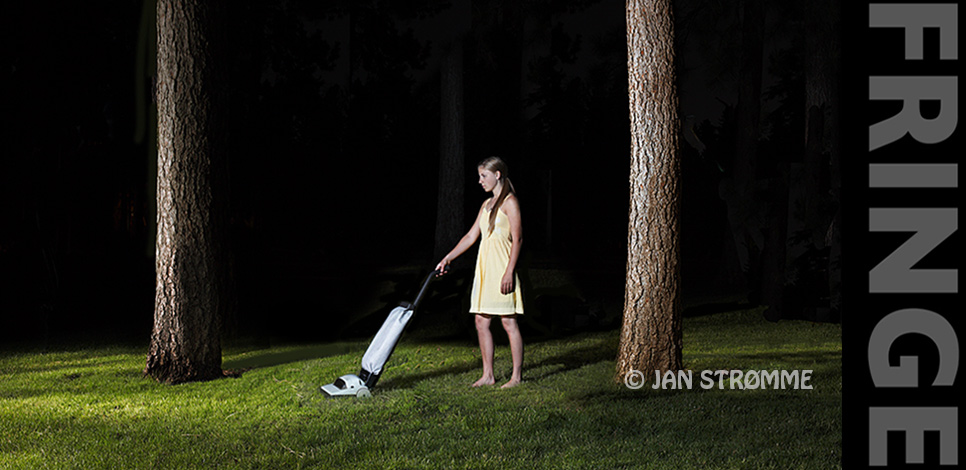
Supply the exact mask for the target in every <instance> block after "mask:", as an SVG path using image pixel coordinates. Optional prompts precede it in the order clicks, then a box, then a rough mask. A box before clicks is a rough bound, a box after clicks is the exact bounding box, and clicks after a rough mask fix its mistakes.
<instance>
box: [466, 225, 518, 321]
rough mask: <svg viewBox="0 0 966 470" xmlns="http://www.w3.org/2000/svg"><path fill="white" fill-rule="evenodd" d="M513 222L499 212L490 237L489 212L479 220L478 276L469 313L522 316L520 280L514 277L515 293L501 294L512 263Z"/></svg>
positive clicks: (475, 278)
mask: <svg viewBox="0 0 966 470" xmlns="http://www.w3.org/2000/svg"><path fill="white" fill-rule="evenodd" d="M512 244H513V242H512V238H511V235H510V220H509V219H508V218H507V216H506V214H504V213H503V212H502V211H500V210H499V209H497V214H496V221H495V224H494V227H493V232H492V233H490V211H489V210H488V209H486V207H484V208H483V216H482V217H480V251H479V253H478V254H477V255H476V275H475V276H474V277H473V290H472V291H471V293H470V313H485V314H487V315H513V314H521V313H523V295H522V293H521V290H520V277H519V276H518V275H517V274H516V273H513V292H511V293H509V294H507V295H503V294H502V293H500V282H501V281H502V280H503V274H504V273H506V266H507V263H509V262H510V247H511V246H512Z"/></svg>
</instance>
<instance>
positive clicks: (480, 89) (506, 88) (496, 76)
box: [465, 0, 524, 175]
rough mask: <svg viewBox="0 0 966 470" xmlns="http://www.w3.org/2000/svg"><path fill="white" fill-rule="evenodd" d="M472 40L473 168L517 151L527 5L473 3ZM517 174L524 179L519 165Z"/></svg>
mask: <svg viewBox="0 0 966 470" xmlns="http://www.w3.org/2000/svg"><path fill="white" fill-rule="evenodd" d="M470 9H471V21H472V26H471V31H472V35H471V36H469V37H467V39H468V42H469V44H468V46H469V47H468V50H467V52H468V53H467V55H466V64H465V66H466V67H469V71H470V73H468V74H467V75H466V77H467V80H466V84H465V85H466V90H467V94H466V96H467V117H468V118H469V119H468V124H467V130H468V131H469V132H468V135H467V145H468V146H467V148H469V149H472V150H471V151H473V152H477V153H475V154H472V155H470V158H471V159H472V161H473V162H474V163H475V162H477V161H480V160H482V159H483V158H486V157H488V156H491V155H502V156H504V157H507V156H509V155H508V154H509V153H510V152H515V151H518V147H517V146H516V145H515V144H516V143H517V142H518V141H519V131H520V118H521V115H522V109H521V106H522V100H521V99H520V92H521V85H520V82H521V79H522V74H521V67H520V62H521V60H522V57H523V55H522V50H523V47H522V41H523V26H524V15H523V2H520V1H519V0H490V1H481V0H473V1H472V2H471V5H470ZM511 166H513V167H514V168H517V170H516V174H518V175H519V174H521V173H522V171H521V169H520V165H516V166H514V165H513V163H511Z"/></svg>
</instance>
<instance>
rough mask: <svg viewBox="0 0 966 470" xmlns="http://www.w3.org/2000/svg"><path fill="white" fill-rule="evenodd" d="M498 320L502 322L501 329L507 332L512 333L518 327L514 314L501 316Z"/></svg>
mask: <svg viewBox="0 0 966 470" xmlns="http://www.w3.org/2000/svg"><path fill="white" fill-rule="evenodd" d="M500 322H501V323H503V329H504V330H506V331H507V333H512V332H514V331H517V330H518V329H519V327H518V326H517V319H516V316H515V315H514V316H507V317H503V318H501V319H500Z"/></svg>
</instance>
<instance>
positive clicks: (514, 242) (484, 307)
mask: <svg viewBox="0 0 966 470" xmlns="http://www.w3.org/2000/svg"><path fill="white" fill-rule="evenodd" d="M477 170H478V172H479V175H480V181H479V182H480V185H481V186H483V190H484V191H486V192H488V193H492V194H493V197H490V198H489V199H487V200H486V201H484V202H483V206H482V207H480V212H479V214H477V216H476V222H474V223H473V226H472V227H471V228H470V231H469V232H467V233H466V235H464V236H463V238H462V239H461V240H460V241H459V243H457V244H456V247H455V248H453V250H452V251H450V252H449V254H447V255H446V256H444V257H443V260H442V261H440V262H439V264H438V265H437V266H436V269H437V270H439V271H440V272H445V271H446V268H447V267H448V265H449V263H450V262H452V261H453V260H454V259H456V258H457V257H459V256H460V255H461V254H463V253H464V252H465V251H466V250H467V249H469V248H470V247H471V246H473V244H474V243H476V241H477V239H481V238H482V240H481V241H480V251H479V254H478V255H477V257H476V275H475V276H474V278H473V290H472V292H471V294H470V313H475V314H476V333H477V336H478V337H479V339H480V353H481V354H482V356H483V376H482V377H480V379H479V380H477V381H476V382H474V383H473V386H474V387H479V386H482V385H492V384H493V383H495V381H496V380H495V379H494V377H493V335H492V334H491V333H490V321H491V320H492V319H493V318H494V317H500V322H501V323H502V324H503V329H505V330H506V333H507V336H509V338H510V354H511V355H512V356H513V372H512V374H511V376H510V380H509V381H508V382H507V383H505V384H503V388H510V387H514V386H516V385H519V384H520V381H521V380H522V368H523V337H522V336H520V328H519V327H518V325H517V319H516V316H517V315H520V314H522V313H523V298H522V295H521V292H520V279H519V277H518V276H517V275H516V272H515V270H516V265H517V260H518V259H519V257H520V247H521V246H522V244H523V235H522V233H523V232H522V229H521V224H520V205H519V203H518V202H517V198H516V195H515V194H514V190H513V184H512V183H510V179H509V178H507V166H506V163H504V162H503V160H501V159H500V158H499V157H490V158H487V159H486V160H483V161H482V162H480V164H479V166H478V168H477Z"/></svg>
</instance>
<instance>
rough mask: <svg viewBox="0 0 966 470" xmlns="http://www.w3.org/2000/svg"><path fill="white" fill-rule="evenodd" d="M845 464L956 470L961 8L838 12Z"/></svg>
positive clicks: (959, 456)
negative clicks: (840, 34)
mask: <svg viewBox="0 0 966 470" xmlns="http://www.w3.org/2000/svg"><path fill="white" fill-rule="evenodd" d="M842 7H843V17H842V20H843V28H842V29H843V76H842V101H841V110H840V112H841V117H842V120H841V122H842V129H841V130H842V135H843V151H842V189H843V192H842V204H843V218H842V220H843V223H842V236H843V239H842V262H843V293H844V297H843V315H842V323H843V328H842V330H843V385H842V390H843V392H842V393H843V413H844V416H843V439H842V445H843V464H844V467H845V468H848V469H853V468H937V467H938V468H960V467H963V466H964V465H963V463H964V462H966V454H964V452H963V451H961V450H960V449H964V448H966V447H964V446H963V442H964V439H963V432H962V429H961V428H962V427H963V422H964V420H963V416H962V410H961V409H960V404H961V403H963V398H962V397H963V396H964V393H963V392H964V391H963V386H962V383H963V381H964V378H963V375H964V374H963V372H962V371H961V370H960V361H959V359H960V357H961V356H962V354H961V350H960V347H961V343H962V340H963V338H964V337H966V335H964V330H963V327H962V325H963V322H962V320H961V318H962V316H963V315H964V314H966V312H964V309H963V303H962V300H961V297H960V291H961V290H962V282H961V281H960V279H959V271H960V269H959V268H960V267H961V266H962V264H963V259H964V256H963V254H962V252H960V251H959V250H960V249H961V246H962V235H961V232H960V230H959V206H960V202H959V201H960V200H961V199H962V192H961V191H960V189H959V184H960V179H959V174H960V169H959V163H960V160H962V155H963V154H964V153H966V151H964V146H963V138H962V134H963V130H962V127H963V126H962V125H961V123H960V122H959V113H960V112H961V110H962V107H961V106H959V104H960V103H961V102H962V100H961V97H960V84H961V80H960V77H959V75H960V73H961V72H960V69H961V68H962V66H961V64H960V58H959V55H960V54H961V53H962V49H961V48H960V47H959V45H960V44H961V42H962V41H961V33H960V31H959V24H960V19H961V17H962V12H961V9H960V6H959V4H958V2H947V3H910V2H906V3H898V2H876V3H872V2H843V3H842Z"/></svg>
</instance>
